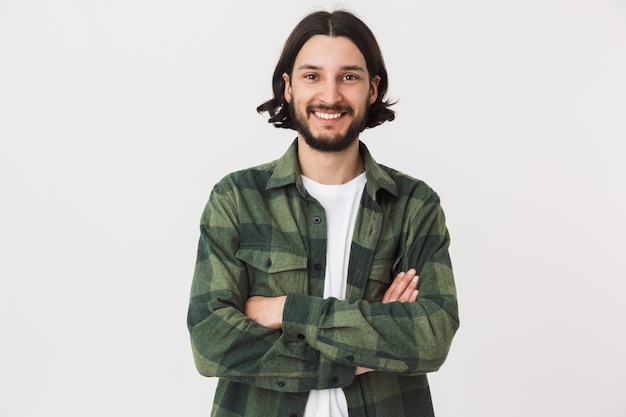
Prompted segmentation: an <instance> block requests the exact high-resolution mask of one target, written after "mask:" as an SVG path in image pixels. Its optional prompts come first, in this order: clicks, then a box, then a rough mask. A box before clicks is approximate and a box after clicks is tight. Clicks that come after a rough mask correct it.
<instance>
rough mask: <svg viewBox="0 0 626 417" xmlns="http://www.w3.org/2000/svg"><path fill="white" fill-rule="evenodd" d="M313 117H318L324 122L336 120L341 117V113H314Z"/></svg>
mask: <svg viewBox="0 0 626 417" xmlns="http://www.w3.org/2000/svg"><path fill="white" fill-rule="evenodd" d="M315 115H316V116H317V117H319V118H320V119H326V120H332V119H338V118H340V117H341V113H333V114H330V113H320V112H315Z"/></svg>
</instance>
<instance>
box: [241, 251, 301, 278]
mask: <svg viewBox="0 0 626 417" xmlns="http://www.w3.org/2000/svg"><path fill="white" fill-rule="evenodd" d="M235 256H236V257H237V259H239V260H241V261H243V262H245V263H247V264H248V265H250V266H252V267H254V268H256V269H259V270H261V271H265V272H268V273H273V272H283V271H290V270H295V269H306V266H307V257H306V256H304V255H299V254H295V253H292V252H287V251H285V250H281V249H280V248H270V249H269V250H268V249H266V248H241V249H239V250H238V251H237V254H236V255H235Z"/></svg>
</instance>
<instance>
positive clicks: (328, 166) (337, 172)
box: [298, 137, 364, 185]
mask: <svg viewBox="0 0 626 417" xmlns="http://www.w3.org/2000/svg"><path fill="white" fill-rule="evenodd" d="M298 163H299V164H300V172H301V173H302V175H304V176H305V177H307V178H310V179H312V180H313V181H315V182H318V183H320V184H327V185H338V184H345V183H347V182H349V181H351V180H352V179H354V178H356V177H357V176H359V175H360V174H361V173H362V172H363V170H364V166H363V160H362V158H361V155H360V154H359V141H358V139H357V140H355V141H354V142H353V143H352V144H351V145H350V146H349V147H348V148H346V149H344V150H343V151H341V152H322V151H318V150H316V149H313V148H311V147H309V146H308V145H307V144H306V142H305V141H304V139H302V138H300V137H299V138H298Z"/></svg>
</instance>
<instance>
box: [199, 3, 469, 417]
mask: <svg viewBox="0 0 626 417" xmlns="http://www.w3.org/2000/svg"><path fill="white" fill-rule="evenodd" d="M273 89H274V98H273V99H272V100H269V101H268V102H267V103H264V104H263V105H261V106H259V108H258V110H259V111H267V112H269V114H270V116H271V118H270V122H271V123H274V125H275V126H277V127H282V128H289V129H295V130H296V131H297V132H298V136H297V139H296V140H295V141H294V143H293V144H292V146H291V147H290V148H289V149H288V151H287V153H285V155H284V156H283V157H282V158H280V159H278V160H277V161H274V162H271V163H268V164H265V165H261V166H259V167H255V168H251V169H247V170H243V171H240V172H236V173H232V174H230V175H228V176H226V177H225V178H224V179H222V180H221V181H220V182H219V183H218V184H217V185H216V186H215V188H214V189H213V192H212V193H211V197H210V199H209V202H208V203H207V206H206V208H205V211H204V213H203V215H202V220H201V235H200V242H199V248H198V259H197V263H196V269H195V274H194V281H193V286H192V291H191V300H190V306H189V315H188V326H189V330H190V333H191V341H192V347H193V353H194V359H195V362H196V366H197V368H198V370H199V372H200V373H201V374H202V375H206V376H218V377H219V378H220V379H219V382H218V387H217V391H216V393H215V400H214V406H213V415H214V416H298V417H300V416H306V417H311V416H333V417H334V416H394V417H399V416H409V415H410V416H432V415H433V409H432V402H431V398H430V391H429V387H428V381H427V378H426V373H428V372H432V371H436V370H437V369H438V368H439V367H440V366H441V365H442V363H443V362H444V360H445V358H446V356H447V353H448V349H449V347H450V343H451V341H452V338H453V335H454V333H455V331H456V329H457V328H458V314H457V302H456V290H455V286H454V279H453V275H452V269H451V264H450V259H449V256H448V245H449V235H448V232H447V229H446V226H445V221H444V215H443V212H442V209H441V207H440V205H439V198H438V196H437V194H436V193H435V192H433V191H432V190H431V189H430V188H429V187H428V186H427V185H425V184H424V183H423V182H421V181H418V180H415V179H413V178H411V177H409V176H406V175H404V174H402V173H400V172H397V171H395V170H392V169H390V168H387V167H384V166H381V165H378V164H377V163H376V162H375V161H374V159H373V158H372V156H371V155H370V153H369V152H368V150H367V148H366V147H365V145H364V144H363V143H362V142H360V140H359V134H360V132H362V131H363V130H364V129H365V128H366V127H373V126H376V125H379V124H381V123H383V122H385V121H387V120H393V118H394V112H393V111H392V110H390V109H389V106H390V103H389V102H388V101H385V99H384V96H385V93H386V90H387V71H386V69H385V65H384V62H383V59H382V55H381V53H380V50H379V48H378V45H377V43H376V40H375V38H374V36H373V34H372V33H371V31H370V30H369V28H368V27H367V26H366V25H365V24H364V23H363V22H362V21H361V20H359V19H358V18H357V17H355V16H354V15H352V14H350V13H348V12H344V11H335V12H333V13H327V12H316V13H312V14H310V15H308V16H306V17H305V18H304V19H303V20H302V21H301V22H300V23H299V24H298V25H297V26H296V28H295V29H294V31H293V32H292V34H291V35H290V37H289V38H288V40H287V42H286V44H285V47H284V50H283V53H282V56H281V57H280V59H279V62H278V64H277V66H276V70H275V72H274V77H273ZM418 275H419V279H418ZM418 283H419V290H418Z"/></svg>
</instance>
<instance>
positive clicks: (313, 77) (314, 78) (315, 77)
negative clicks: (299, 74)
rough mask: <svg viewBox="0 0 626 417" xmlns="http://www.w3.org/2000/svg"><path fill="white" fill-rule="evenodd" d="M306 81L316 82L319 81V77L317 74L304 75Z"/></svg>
mask: <svg viewBox="0 0 626 417" xmlns="http://www.w3.org/2000/svg"><path fill="white" fill-rule="evenodd" d="M304 79H305V80H311V81H315V80H317V79H319V77H318V76H317V74H304Z"/></svg>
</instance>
